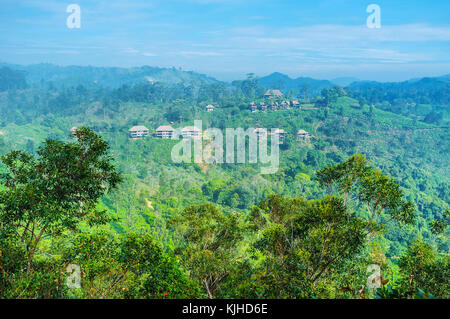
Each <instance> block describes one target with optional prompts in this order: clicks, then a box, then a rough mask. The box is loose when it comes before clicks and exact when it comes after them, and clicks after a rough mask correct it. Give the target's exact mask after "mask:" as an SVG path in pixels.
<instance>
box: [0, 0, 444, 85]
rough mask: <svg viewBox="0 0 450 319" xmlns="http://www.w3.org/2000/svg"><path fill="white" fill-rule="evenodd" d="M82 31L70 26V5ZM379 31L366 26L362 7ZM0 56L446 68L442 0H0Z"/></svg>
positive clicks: (329, 71)
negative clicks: (375, 17) (373, 11)
mask: <svg viewBox="0 0 450 319" xmlns="http://www.w3.org/2000/svg"><path fill="white" fill-rule="evenodd" d="M72 3H76V4H78V5H79V6H80V8H81V28H79V29H69V28H68V27H67V26H66V19H67V17H68V16H69V15H70V13H67V12H66V8H67V6H68V5H69V4H72ZM372 3H373V4H378V5H379V6H380V8H381V28H379V29H369V28H368V27H367V25H366V19H367V17H368V16H369V13H367V12H366V8H367V6H368V5H369V4H372ZM0 5H1V7H0V61H1V62H8V63H18V64H32V63H42V62H49V63H55V64H60V65H73V64H76V65H96V66H123V67H129V66H139V65H151V66H162V67H172V66H175V67H177V68H178V67H182V68H183V69H185V70H194V71H197V72H201V73H206V74H209V75H212V76H214V77H216V78H218V79H222V80H231V79H236V78H242V77H244V75H245V74H246V73H249V72H253V73H255V74H257V75H259V76H263V75H266V74H269V73H271V72H275V71H278V72H282V73H286V74H288V75H290V76H291V77H297V76H310V77H314V78H322V79H325V78H326V79H332V78H336V77H347V76H352V77H357V78H360V79H373V80H381V81H396V80H403V79H408V78H412V77H421V76H435V75H442V74H448V73H450V18H449V14H450V1H449V0H432V1H431V0H427V1H425V0H420V1H414V0H386V1H384V0H383V1H381V0H373V1H361V0H359V1H353V0H319V1H313V0H308V1H302V0H292V1H283V0H270V1H266V0H146V1H144V0H128V1H116V0H100V1H94V0H79V1H75V0H68V1H61V0H0Z"/></svg>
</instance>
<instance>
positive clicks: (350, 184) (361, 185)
mask: <svg viewBox="0 0 450 319" xmlns="http://www.w3.org/2000/svg"><path fill="white" fill-rule="evenodd" d="M317 179H318V181H319V182H320V184H321V185H322V186H326V187H328V188H329V190H330V191H333V190H334V191H337V192H338V193H340V194H342V195H343V196H344V202H345V203H347V202H348V201H349V200H359V201H360V202H361V203H364V204H366V205H367V208H368V214H369V220H370V222H381V213H382V212H385V213H386V214H387V215H388V216H389V220H397V221H400V222H404V223H408V224H412V223H413V222H414V219H415V214H414V211H415V207H414V205H413V204H412V203H411V202H410V201H408V200H406V199H405V198H404V193H403V191H402V190H401V189H400V186H399V185H398V184H397V182H396V181H395V179H394V178H392V177H390V176H386V175H384V174H383V173H382V172H381V171H380V170H377V169H374V168H372V167H371V166H370V165H369V163H368V162H367V161H366V157H365V156H364V155H360V154H354V155H352V156H351V157H350V158H348V159H347V160H346V161H344V162H342V163H339V164H337V165H334V166H328V167H325V168H323V169H321V170H319V171H318V172H317ZM389 220H388V221H389ZM388 221H386V222H388Z"/></svg>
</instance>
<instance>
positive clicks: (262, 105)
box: [250, 90, 300, 112]
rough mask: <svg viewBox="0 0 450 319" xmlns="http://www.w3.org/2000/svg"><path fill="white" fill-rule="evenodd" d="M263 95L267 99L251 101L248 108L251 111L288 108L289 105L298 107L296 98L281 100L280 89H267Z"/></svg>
mask: <svg viewBox="0 0 450 319" xmlns="http://www.w3.org/2000/svg"><path fill="white" fill-rule="evenodd" d="M264 97H265V98H267V99H269V100H268V101H267V100H266V101H262V102H259V103H255V102H251V103H250V110H251V111H252V112H257V111H258V110H259V111H267V110H268V109H269V110H271V111H278V110H288V109H290V108H291V107H294V108H298V107H300V103H299V102H298V101H297V100H281V99H283V93H281V91H280V90H267V92H266V93H265V94H264Z"/></svg>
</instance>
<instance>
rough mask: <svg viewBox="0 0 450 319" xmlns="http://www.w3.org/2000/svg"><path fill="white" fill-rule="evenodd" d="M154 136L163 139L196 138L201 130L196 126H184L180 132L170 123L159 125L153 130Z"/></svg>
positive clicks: (200, 134)
mask: <svg viewBox="0 0 450 319" xmlns="http://www.w3.org/2000/svg"><path fill="white" fill-rule="evenodd" d="M155 136H156V137H158V138H163V139H178V138H182V139H190V138H194V139H196V138H200V137H201V136H202V131H201V129H199V128H198V127H196V126H186V127H183V128H182V129H181V132H180V131H179V130H176V129H174V128H173V127H172V126H170V125H161V126H160V127H158V128H157V129H156V130H155Z"/></svg>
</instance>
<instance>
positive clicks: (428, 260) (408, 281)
mask: <svg viewBox="0 0 450 319" xmlns="http://www.w3.org/2000/svg"><path fill="white" fill-rule="evenodd" d="M398 264H399V267H400V272H401V275H402V287H403V288H404V290H405V291H406V293H407V295H408V296H409V297H414V296H415V294H416V292H417V291H418V290H419V289H420V290H421V291H425V292H427V293H431V294H432V295H434V296H437V297H440V298H449V297H450V295H449V292H450V279H449V278H450V256H449V255H448V254H446V255H444V256H442V257H439V256H438V254H437V253H436V251H435V250H434V249H433V247H432V246H431V245H429V244H427V243H425V242H423V241H420V240H418V241H415V242H414V243H413V244H412V245H411V246H410V247H408V250H407V252H406V253H405V254H404V255H403V256H401V257H400V260H399V263H398Z"/></svg>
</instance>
